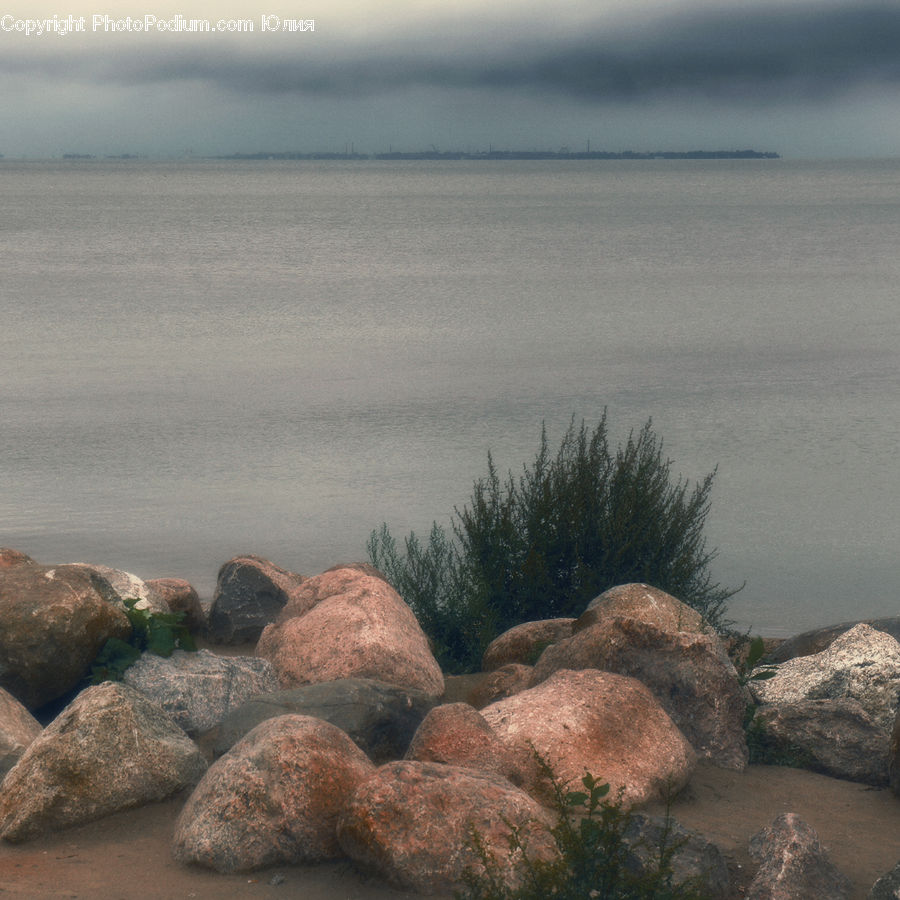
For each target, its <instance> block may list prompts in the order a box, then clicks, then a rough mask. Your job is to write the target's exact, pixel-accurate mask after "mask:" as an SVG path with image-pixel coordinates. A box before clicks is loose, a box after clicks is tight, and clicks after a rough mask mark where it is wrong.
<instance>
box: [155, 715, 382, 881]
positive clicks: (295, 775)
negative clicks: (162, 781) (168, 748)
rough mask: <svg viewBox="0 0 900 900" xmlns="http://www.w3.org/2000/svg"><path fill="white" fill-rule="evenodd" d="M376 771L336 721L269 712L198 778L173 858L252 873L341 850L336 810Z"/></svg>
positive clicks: (183, 815)
mask: <svg viewBox="0 0 900 900" xmlns="http://www.w3.org/2000/svg"><path fill="white" fill-rule="evenodd" d="M374 771H375V766H374V765H373V764H372V763H371V761H370V760H369V759H368V758H367V757H366V755H365V754H364V753H363V752H362V751H361V750H360V749H359V748H358V747H357V746H356V745H355V744H354V743H353V741H351V740H350V738H349V737H347V735H346V734H344V733H343V732H342V731H341V730H340V729H339V728H336V727H335V726H334V725H329V724H328V723H327V722H323V721H322V720H320V719H313V718H311V717H309V716H279V717H278V718H276V719H269V720H268V721H266V722H263V723H262V724H261V725H259V726H258V727H257V728H254V729H253V731H251V732H250V734H248V735H247V736H246V737H245V738H243V740H241V741H239V742H238V743H237V744H236V745H235V746H234V747H233V748H232V749H231V751H230V752H229V753H228V754H226V755H225V756H223V757H222V758H221V759H220V760H218V761H217V762H215V763H214V764H213V765H212V766H211V767H210V769H209V771H208V772H207V773H206V775H205V776H204V778H203V780H202V781H201V782H200V784H199V785H197V788H196V790H195V791H194V792H193V794H191V796H190V798H189V799H188V801H187V803H186V804H185V807H184V809H183V810H182V812H181V815H180V816H179V817H178V821H177V823H176V825H175V836H174V840H173V852H174V855H175V858H176V859H177V860H178V861H179V862H183V863H198V864H199V865H203V866H207V867H209V868H212V869H216V870H217V871H219V872H247V871H250V870H253V869H259V868H262V867H264V866H269V865H275V864H277V863H310V862H321V861H323V860H326V859H334V858H336V857H339V856H341V851H340V848H339V846H338V842H337V836H336V827H337V818H338V814H339V812H340V810H341V809H342V808H343V807H344V805H345V804H346V802H347V800H348V799H349V797H350V795H351V794H352V793H353V791H354V790H355V789H356V787H357V786H358V785H359V784H360V782H362V781H363V780H364V779H365V778H367V777H368V776H369V775H371V774H372V773H373V772H374Z"/></svg>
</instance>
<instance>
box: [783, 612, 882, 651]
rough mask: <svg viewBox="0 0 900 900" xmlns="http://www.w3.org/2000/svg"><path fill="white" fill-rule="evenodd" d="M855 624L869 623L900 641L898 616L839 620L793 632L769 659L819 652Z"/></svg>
mask: <svg viewBox="0 0 900 900" xmlns="http://www.w3.org/2000/svg"><path fill="white" fill-rule="evenodd" d="M857 625H870V626H871V627H872V628H874V629H875V630H876V631H882V632H884V633H885V634H889V635H890V636H891V637H892V638H894V640H896V641H900V617H898V616H886V617H885V618H881V619H864V620H863V621H861V622H841V623H839V624H838V625H827V626H825V627H824V628H813V629H812V630H811V631H804V632H802V633H801V634H795V635H794V636H793V637H790V638H788V639H787V640H786V641H782V642H781V643H780V644H779V645H778V646H777V647H776V648H775V649H774V650H772V652H771V653H770V654H769V659H770V660H771V661H772V662H773V663H783V662H787V661H788V660H789V659H795V658H796V657H798V656H812V655H813V654H814V653H821V652H822V651H823V650H827V649H828V647H830V646H831V644H832V643H833V642H834V640H835V638H839V637H840V636H841V635H842V634H845V633H846V632H848V631H849V630H850V629H851V628H854V627H855V626H857Z"/></svg>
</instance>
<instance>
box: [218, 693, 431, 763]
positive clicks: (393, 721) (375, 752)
mask: <svg viewBox="0 0 900 900" xmlns="http://www.w3.org/2000/svg"><path fill="white" fill-rule="evenodd" d="M434 704H435V700H434V697H432V696H430V695H428V694H425V693H424V692H422V691H417V690H412V689H407V688H401V687H397V686H396V685H393V684H385V683H384V682H381V681H374V680H372V679H369V678H343V679H341V680H339V681H325V682H321V683H320V684H305V685H303V686H301V687H296V688H290V689H289V690H286V691H277V692H275V693H272V694H265V695H262V696H259V697H254V698H253V699H251V700H248V701H247V702H246V703H244V704H242V705H241V706H240V707H238V708H237V709H235V710H233V711H232V712H231V713H229V714H228V715H227V716H226V717H225V719H224V721H223V722H222V724H221V725H220V726H219V728H218V729H217V731H216V735H215V740H214V742H213V753H214V754H215V755H216V756H221V755H222V754H223V753H225V752H227V751H228V750H229V749H230V748H231V747H232V746H233V745H234V744H235V743H237V741H239V740H240V739H241V738H242V737H243V736H244V735H245V734H247V733H248V732H250V731H251V730H252V729H254V728H255V727H256V726H257V725H259V724H260V722H264V721H265V720H266V719H272V718H274V717H275V716H283V715H288V714H290V713H296V714H298V715H306V716H313V717H315V718H319V719H323V720H325V721H326V722H330V723H331V724H332V725H336V726H337V727H338V728H340V729H341V731H343V732H345V733H346V734H348V735H349V736H350V737H351V738H352V739H353V741H354V743H356V744H357V745H358V746H359V747H360V748H361V749H362V750H363V751H364V752H365V753H366V754H367V755H368V756H369V758H370V759H372V760H373V761H374V762H376V763H385V762H390V761H391V760H396V759H401V758H402V757H403V754H404V753H406V748H407V747H408V746H409V742H410V740H411V739H412V736H413V735H414V734H415V731H416V729H417V728H418V727H419V724H420V723H421V721H422V719H424V718H425V714H426V713H427V712H428V710H430V709H431V708H432V707H433V706H434Z"/></svg>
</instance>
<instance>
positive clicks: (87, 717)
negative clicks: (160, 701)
mask: <svg viewBox="0 0 900 900" xmlns="http://www.w3.org/2000/svg"><path fill="white" fill-rule="evenodd" d="M205 770H206V760H205V759H204V758H203V756H202V755H201V753H200V751H199V750H198V748H197V746H196V745H195V744H194V743H193V741H191V740H190V738H188V736H187V735H186V734H185V733H184V732H183V731H182V730H181V729H180V728H179V727H178V726H177V725H176V724H175V723H174V722H173V721H172V720H171V718H169V716H168V715H166V713H164V712H163V711H162V709H160V708H159V707H158V706H157V705H156V704H155V703H153V702H151V701H150V700H148V699H147V698H146V697H144V695H143V694H140V693H139V692H138V691H136V690H134V688H130V687H128V686H127V685H124V684H119V683H116V682H105V683H104V684H99V685H96V686H94V687H89V688H87V689H85V690H84V691H82V692H81V693H80V694H79V695H78V696H77V697H76V698H75V700H73V701H72V703H70V704H69V706H67V707H66V708H65V709H64V710H63V711H62V712H61V713H60V714H59V715H58V716H57V717H56V719H54V720H53V722H51V723H50V724H49V725H48V726H47V727H46V728H45V729H44V730H43V732H42V733H41V735H40V736H39V737H38V738H36V739H35V740H34V741H33V742H32V743H31V745H30V746H29V748H28V749H27V750H26V751H25V753H24V754H23V755H22V758H21V759H20V760H19V761H18V763H16V765H15V766H14V767H13V768H12V770H11V771H10V772H9V774H7V776H6V779H5V780H4V781H3V784H2V786H0V836H2V837H3V838H4V839H6V840H8V841H13V842H18V841H25V840H30V839H31V838H34V837H37V836H38V835H40V834H43V833H44V832H47V831H55V830H57V829H61V828H66V827H68V826H70V825H79V824H81V823H83V822H90V821H93V820H94V819H99V818H102V817H103V816H107V815H110V814H112V813H115V812H120V811H122V810H126V809H132V808H134V807H137V806H143V805H145V804H147V803H151V802H154V801H158V800H163V799H165V798H167V797H170V796H172V795H173V794H176V793H177V792H178V791H180V790H182V789H184V788H185V787H187V786H189V785H192V784H196V782H197V781H199V780H200V778H201V776H202V775H203V773H204V771H205Z"/></svg>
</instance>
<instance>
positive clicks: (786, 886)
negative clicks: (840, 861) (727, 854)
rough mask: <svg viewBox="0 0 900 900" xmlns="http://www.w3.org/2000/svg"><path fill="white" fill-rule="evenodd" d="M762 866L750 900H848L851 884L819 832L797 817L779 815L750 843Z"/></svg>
mask: <svg viewBox="0 0 900 900" xmlns="http://www.w3.org/2000/svg"><path fill="white" fill-rule="evenodd" d="M750 855H751V856H752V857H753V858H754V859H755V860H757V861H758V862H759V863H760V866H759V869H758V870H757V873H756V876H755V877H754V879H753V882H752V883H751V884H750V887H749V888H748V889H747V900H849V897H850V882H849V880H848V879H847V878H845V877H844V876H843V875H842V874H841V873H840V872H839V871H838V870H837V869H836V868H835V867H834V865H833V863H832V862H831V860H830V859H829V858H828V854H827V853H826V852H825V850H824V849H823V848H822V846H821V844H820V843H819V837H818V835H817V834H816V832H815V831H814V830H813V829H812V828H810V826H809V825H807V824H806V822H804V821H803V820H802V819H801V818H800V817H799V816H798V815H796V814H795V813H784V814H783V815H780V816H779V817H778V818H777V819H776V820H775V821H774V822H773V823H772V824H771V825H770V826H769V827H768V828H764V829H763V830H762V831H760V832H758V833H757V834H755V835H754V836H753V837H752V838H751V840H750Z"/></svg>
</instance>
